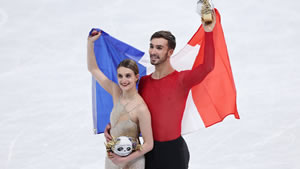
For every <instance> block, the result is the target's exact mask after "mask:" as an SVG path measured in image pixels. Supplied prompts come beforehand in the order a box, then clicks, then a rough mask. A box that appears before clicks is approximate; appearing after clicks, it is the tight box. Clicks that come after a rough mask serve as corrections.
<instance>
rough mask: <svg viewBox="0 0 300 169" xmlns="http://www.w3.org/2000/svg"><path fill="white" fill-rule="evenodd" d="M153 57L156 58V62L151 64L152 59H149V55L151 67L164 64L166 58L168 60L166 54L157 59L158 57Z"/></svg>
mask: <svg viewBox="0 0 300 169" xmlns="http://www.w3.org/2000/svg"><path fill="white" fill-rule="evenodd" d="M153 56H154V57H157V58H158V59H157V60H158V61H157V62H152V59H151V57H152V55H150V62H151V65H154V66H156V65H159V64H161V63H164V62H165V61H166V60H167V58H168V56H167V54H166V55H165V56H164V57H159V56H156V55H153Z"/></svg>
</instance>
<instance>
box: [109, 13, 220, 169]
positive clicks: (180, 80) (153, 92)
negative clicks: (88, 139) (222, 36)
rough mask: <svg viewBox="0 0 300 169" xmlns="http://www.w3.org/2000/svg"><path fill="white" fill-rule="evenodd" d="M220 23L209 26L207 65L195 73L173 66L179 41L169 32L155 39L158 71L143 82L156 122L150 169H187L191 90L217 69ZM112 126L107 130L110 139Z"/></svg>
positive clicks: (152, 43) (153, 50) (153, 48)
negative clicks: (184, 131) (184, 130)
mask: <svg viewBox="0 0 300 169" xmlns="http://www.w3.org/2000/svg"><path fill="white" fill-rule="evenodd" d="M215 23H216V20H215V16H213V22H212V23H210V24H206V23H204V22H203V21H202V25H203V28H204V30H205V48H204V60H203V64H200V65H198V66H197V67H196V68H194V69H193V70H185V71H180V72H178V71H176V70H175V69H174V68H173V67H172V65H171V62H170V57H171V55H172V54H173V52H174V49H175V46H176V41H175V37H174V35H172V34H171V32H169V31H158V32H155V33H154V34H153V35H152V36H151V39H150V40H151V41H150V48H149V55H150V61H151V64H152V65H154V66H155V71H154V72H153V73H152V74H150V75H147V76H144V77H142V78H141V80H140V83H139V93H140V95H141V96H142V97H143V99H144V101H145V102H146V104H147V106H148V108H149V110H150V113H151V120H152V129H153V138H154V148H153V150H152V151H150V152H148V153H147V154H146V155H145V157H146V166H145V168H146V169H187V168H188V163H189V151H188V147H187V145H186V143H185V141H184V139H183V138H182V136H181V122H182V117H183V112H184V109H185V104H186V100H187V97H188V93H189V91H190V89H191V88H192V87H193V86H195V85H197V84H199V83H200V82H201V81H202V80H203V79H204V78H205V77H206V75H207V74H208V73H209V72H211V71H212V70H213V68H214V65H215V56H214V55H215V49H214V42H213V33H212V30H213V28H214V26H215ZM109 129H110V125H108V126H107V127H106V129H105V137H106V139H107V140H110V139H111V136H110V135H109Z"/></svg>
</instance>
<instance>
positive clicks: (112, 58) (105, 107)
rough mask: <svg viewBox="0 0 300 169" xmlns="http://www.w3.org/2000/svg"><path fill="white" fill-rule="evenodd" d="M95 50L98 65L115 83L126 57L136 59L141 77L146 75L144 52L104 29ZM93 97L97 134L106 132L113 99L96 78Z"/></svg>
mask: <svg viewBox="0 0 300 169" xmlns="http://www.w3.org/2000/svg"><path fill="white" fill-rule="evenodd" d="M93 30H97V31H100V29H97V28H93V29H92V30H91V31H90V34H91V33H92V31H93ZM101 31H102V30H101ZM94 51H95V55H96V60H97V64H98V67H99V68H100V70H101V71H102V72H103V73H104V74H105V75H106V76H107V77H108V78H109V79H111V80H112V81H114V82H115V83H118V81H117V66H118V64H119V63H120V62H121V61H122V60H124V59H132V60H135V61H136V62H137V64H138V67H139V72H140V77H142V76H144V75H146V67H145V66H143V65H141V64H140V63H138V61H139V60H140V59H141V58H142V57H143V55H144V52H142V51H140V50H138V49H136V48H134V47H132V46H130V45H128V44H126V43H124V42H121V41H120V40H117V39H115V38H114V37H112V36H110V35H109V34H107V33H106V32H104V31H102V34H101V36H100V38H99V39H98V40H96V41H95V47H94ZM137 86H138V85H137ZM92 99H93V121H94V132H95V134H100V133H103V132H104V129H105V126H106V125H107V124H108V123H109V121H110V120H109V117H110V112H111V110H112V107H113V101H112V97H111V95H110V94H109V93H108V92H106V91H105V90H104V89H103V88H102V87H101V86H100V85H99V84H98V82H96V80H95V79H94V78H93V82H92Z"/></svg>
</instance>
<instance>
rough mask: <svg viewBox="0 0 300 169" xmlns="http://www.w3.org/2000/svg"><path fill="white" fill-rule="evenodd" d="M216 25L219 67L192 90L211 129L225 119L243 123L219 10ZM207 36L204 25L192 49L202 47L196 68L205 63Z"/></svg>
mask: <svg viewBox="0 0 300 169" xmlns="http://www.w3.org/2000/svg"><path fill="white" fill-rule="evenodd" d="M215 11H216V25H215V28H214V30H213V35H214V46H215V67H214V70H213V71H212V72H210V73H209V74H208V75H207V77H206V78H205V79H204V80H203V81H202V82H201V83H200V84H198V85H197V86H194V87H193V88H192V97H193V100H194V103H195V105H196V107H197V110H198V112H199V114H200V116H201V118H202V120H203V122H204V124H205V126H206V127H209V126H211V125H213V124H216V123H218V122H221V121H223V119H224V118H225V117H226V116H228V115H230V114H233V115H234V116H235V118H237V119H239V118H240V117H239V114H238V112H237V106H236V89H235V84H234V80H233V76H232V71H231V67H230V62H229V57H228V52H227V46H226V42H225V38H224V33H223V29H222V26H221V18H220V14H219V12H218V10H217V9H215ZM204 35H205V32H204V29H203V27H202V25H201V27H200V28H199V29H198V31H197V32H196V33H195V35H194V36H193V37H192V39H191V40H190V41H189V43H188V44H189V45H191V46H195V45H196V44H198V45H200V46H201V48H200V51H199V53H198V56H197V57H196V59H195V62H194V65H193V68H195V67H197V66H198V65H199V64H201V63H202V62H203V57H204V46H205V43H204V42H205V40H204V38H205V36H204Z"/></svg>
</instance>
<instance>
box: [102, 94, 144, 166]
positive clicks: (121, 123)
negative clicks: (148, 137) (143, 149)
mask: <svg viewBox="0 0 300 169" xmlns="http://www.w3.org/2000/svg"><path fill="white" fill-rule="evenodd" d="M125 106H126V105H125ZM125 106H124V105H122V104H121V103H120V99H119V100H118V101H117V103H116V104H114V107H113V109H112V112H111V114H110V122H111V129H110V134H111V136H113V137H114V138H116V137H119V136H129V137H133V138H138V137H139V133H140V129H139V126H138V124H136V123H135V122H133V121H132V120H131V118H130V112H132V111H133V110H134V109H135V108H136V107H137V106H138V105H136V106H135V107H134V108H133V109H131V110H129V111H126V109H125ZM105 168H106V169H144V168H145V158H144V156H142V157H139V158H137V159H135V160H132V161H130V162H129V163H128V164H127V165H126V166H117V165H115V164H114V163H113V162H112V161H111V160H110V159H109V158H108V157H106V159H105Z"/></svg>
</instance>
